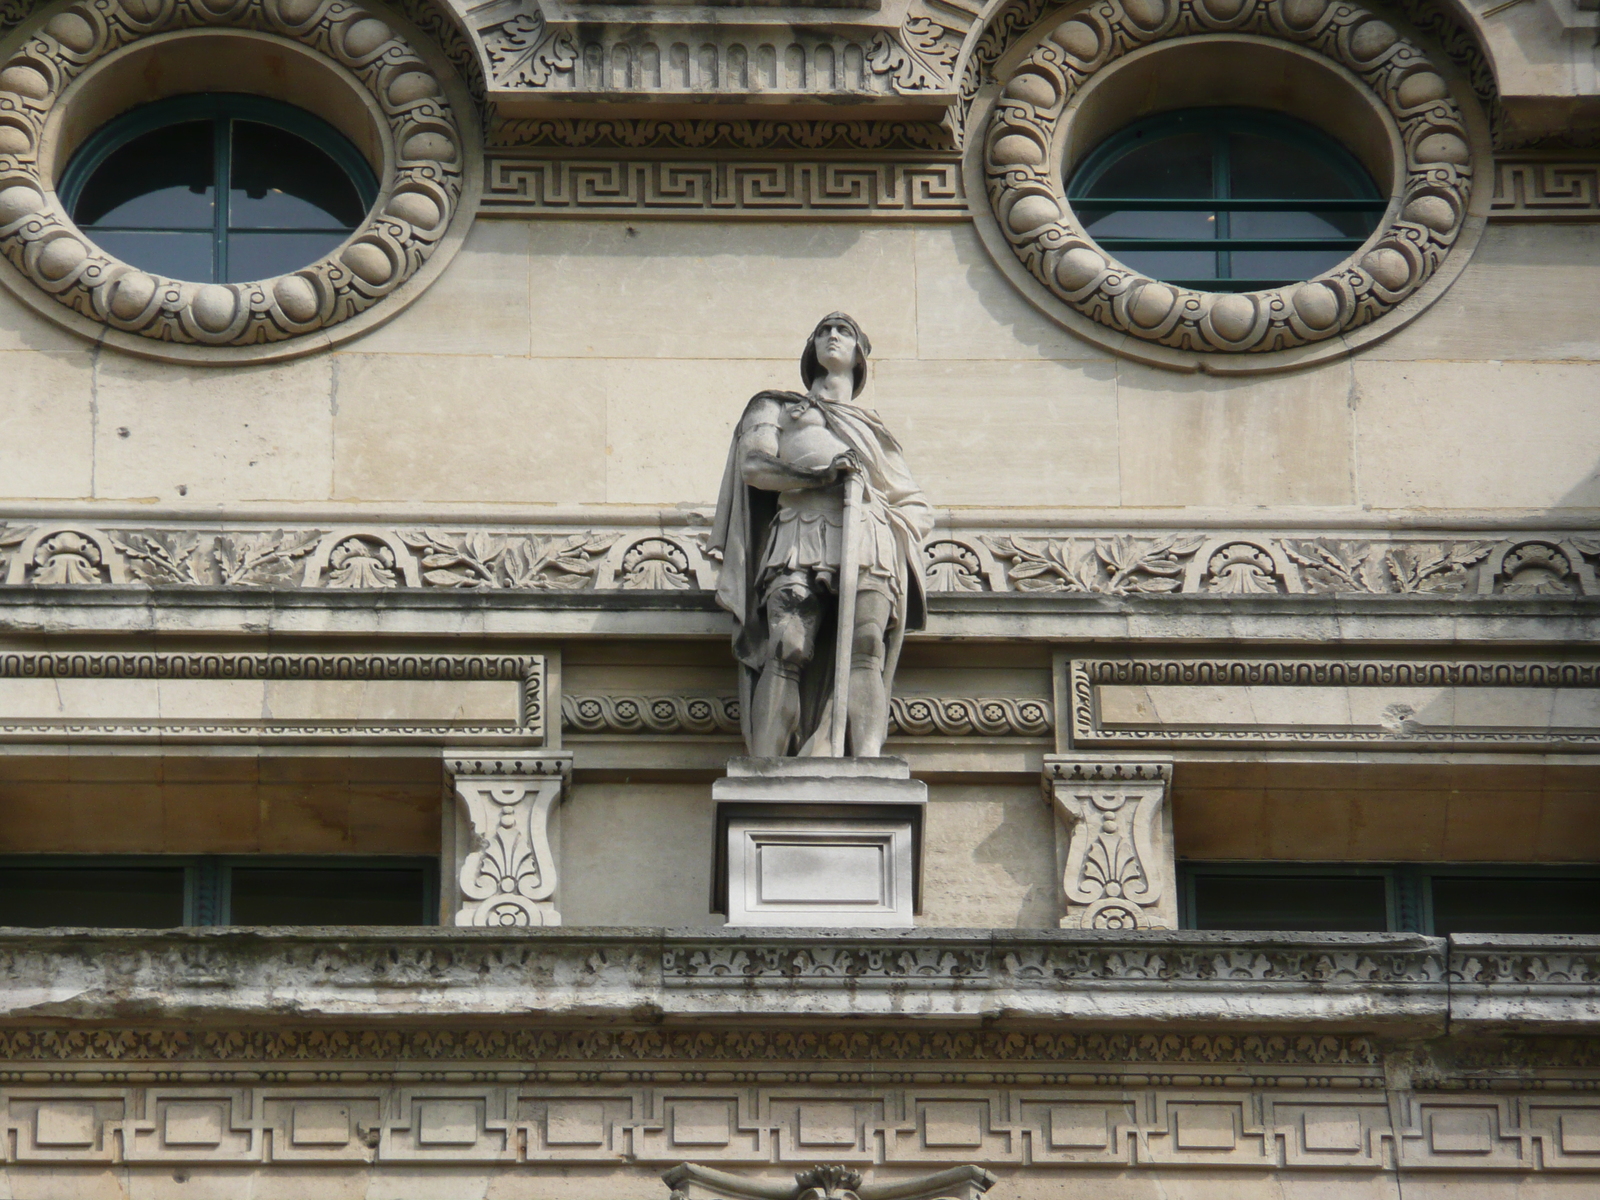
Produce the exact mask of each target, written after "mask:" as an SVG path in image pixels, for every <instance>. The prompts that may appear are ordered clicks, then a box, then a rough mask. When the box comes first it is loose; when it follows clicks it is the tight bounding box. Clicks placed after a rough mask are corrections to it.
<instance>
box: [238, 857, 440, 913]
mask: <svg viewBox="0 0 1600 1200" xmlns="http://www.w3.org/2000/svg"><path fill="white" fill-rule="evenodd" d="M228 890H229V923H230V924H232V925H422V924H432V923H433V920H432V914H430V913H428V912H427V911H426V907H425V906H426V879H425V877H424V874H423V872H422V870H421V869H420V868H415V867H395V868H372V867H344V866H338V867H334V866H327V867H286V866H285V867H280V866H271V867H249V866H235V867H233V868H231V871H230V877H229V889H228Z"/></svg>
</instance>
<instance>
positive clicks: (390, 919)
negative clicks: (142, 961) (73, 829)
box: [0, 855, 439, 929]
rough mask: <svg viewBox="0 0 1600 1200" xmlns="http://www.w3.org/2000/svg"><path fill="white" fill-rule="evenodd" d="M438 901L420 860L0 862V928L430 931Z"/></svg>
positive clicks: (434, 878)
mask: <svg viewBox="0 0 1600 1200" xmlns="http://www.w3.org/2000/svg"><path fill="white" fill-rule="evenodd" d="M438 903H439V890H438V863H437V861H436V860H434V859H425V858H377V857H372V858H368V857H360V858H357V857H351V858H324V857H314V856H304V857H271V856H266V855H249V856H246V855H235V856H219V855H194V856H189V855H116V856H105V857H98V858H88V857H79V856H66V855H63V856H60V857H59V858H57V857H53V856H50V855H25V856H24V855H17V856H0V925H12V926H22V927H31V928H40V927H48V926H63V925H66V926H71V925H85V926H93V927H99V928H112V929H170V928H172V927H174V926H179V925H433V924H436V923H437V920H438Z"/></svg>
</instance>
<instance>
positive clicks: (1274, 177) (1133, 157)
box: [1067, 108, 1388, 292]
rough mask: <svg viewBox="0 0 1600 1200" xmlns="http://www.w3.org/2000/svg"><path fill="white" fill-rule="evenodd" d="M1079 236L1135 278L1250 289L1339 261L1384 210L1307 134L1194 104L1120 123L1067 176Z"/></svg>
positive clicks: (1314, 132) (1300, 126)
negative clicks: (1124, 124) (1135, 274)
mask: <svg viewBox="0 0 1600 1200" xmlns="http://www.w3.org/2000/svg"><path fill="white" fill-rule="evenodd" d="M1067 198H1068V200H1069V201H1070V203H1071V204H1072V207H1073V210H1074V212H1076V213H1077V215H1078V218H1079V220H1081V221H1082V222H1083V227H1084V230H1085V231H1086V232H1087V233H1088V234H1089V236H1090V237H1092V238H1094V239H1095V241H1096V242H1098V243H1099V244H1100V245H1101V247H1103V248H1104V249H1105V250H1107V251H1108V252H1109V253H1111V254H1112V255H1113V256H1114V257H1115V258H1117V259H1118V260H1119V261H1121V262H1122V263H1124V264H1125V265H1127V266H1129V267H1131V268H1133V269H1134V270H1135V271H1139V272H1142V273H1143V274H1146V275H1149V276H1151V277H1153V278H1155V279H1164V280H1167V281H1168V282H1169V283H1176V284H1179V285H1181V286H1184V287H1193V288H1198V289H1201V290H1204V291H1213V292H1227V291H1253V290H1256V289H1258V288H1266V287H1278V286H1281V285H1283V284H1286V283H1293V282H1295V281H1297V280H1301V279H1309V278H1311V277H1312V276H1314V275H1320V274H1322V273H1323V272H1324V271H1327V270H1329V269H1330V268H1332V267H1334V266H1336V265H1338V263H1340V262H1341V261H1342V260H1344V259H1345V258H1347V257H1349V256H1350V255H1351V254H1352V253H1354V252H1355V250H1356V249H1357V248H1358V247H1359V246H1360V245H1361V244H1362V243H1363V242H1364V241H1366V239H1367V237H1368V236H1369V235H1370V234H1371V233H1372V231H1373V230H1374V229H1376V228H1377V227H1378V222H1379V220H1380V219H1381V218H1382V216H1383V213H1384V210H1385V209H1386V208H1387V207H1388V202H1387V201H1386V200H1385V199H1384V198H1383V197H1382V196H1380V195H1379V193H1378V189H1377V186H1376V185H1375V184H1374V183H1373V181H1372V177H1371V176H1370V175H1368V174H1367V172H1366V170H1365V169H1364V168H1363V167H1362V166H1361V164H1360V163H1358V162H1357V161H1356V160H1355V158H1354V157H1353V156H1352V155H1351V154H1350V153H1349V152H1348V151H1347V150H1345V149H1344V147H1342V146H1340V145H1339V144H1338V143H1337V142H1335V141H1333V140H1332V139H1330V138H1329V137H1328V136H1327V135H1326V134H1324V133H1322V132H1321V131H1320V130H1318V129H1316V128H1315V127H1313V126H1311V125H1308V124H1306V123H1305V122H1303V121H1297V120H1295V119H1293V118H1291V117H1285V116H1283V115H1282V114H1279V113H1273V112H1268V111H1266V110H1255V109H1239V108H1200V109H1190V110H1188V111H1185V112H1178V113H1166V114H1164V115H1162V116H1159V117H1152V118H1150V119H1148V120H1145V121H1140V122H1138V123H1137V124H1135V125H1131V126H1129V127H1128V128H1127V129H1124V130H1123V131H1122V132H1121V133H1118V134H1116V135H1114V136H1113V137H1111V138H1109V139H1108V140H1107V141H1106V142H1105V144H1103V145H1102V146H1100V147H1099V148H1097V149H1096V150H1095V151H1093V152H1092V153H1091V154H1089V155H1088V156H1087V157H1086V158H1085V159H1084V161H1083V163H1082V165H1081V166H1079V167H1078V168H1077V170H1076V171H1074V172H1073V175H1072V178H1071V179H1070V181H1069V182H1068V185H1067Z"/></svg>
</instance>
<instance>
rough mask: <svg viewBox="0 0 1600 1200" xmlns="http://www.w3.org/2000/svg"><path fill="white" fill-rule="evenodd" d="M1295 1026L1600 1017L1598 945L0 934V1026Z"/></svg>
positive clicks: (1232, 937)
mask: <svg viewBox="0 0 1600 1200" xmlns="http://www.w3.org/2000/svg"><path fill="white" fill-rule="evenodd" d="M357 1017H359V1018H361V1019H362V1020H363V1021H364V1022H367V1021H372V1022H381V1023H382V1022H386V1023H404V1022H407V1021H414V1020H417V1019H438V1018H450V1019H453V1020H455V1021H465V1022H467V1023H469V1024H470V1023H474V1022H477V1021H481V1022H483V1023H486V1024H490V1023H492V1024H494V1025H495V1026H496V1027H504V1026H505V1025H506V1024H507V1019H508V1018H511V1019H512V1020H513V1021H515V1022H522V1023H529V1024H537V1023H539V1022H543V1021H546V1020H568V1021H570V1020H574V1019H576V1020H580V1021H597V1022H616V1021H628V1022H635V1023H636V1022H639V1021H641V1020H643V1021H646V1022H659V1023H663V1024H668V1025H670V1024H674V1023H680V1022H696V1023H698V1022H704V1021H707V1020H717V1021H720V1022H723V1023H726V1022H734V1023H742V1022H751V1023H763V1024H771V1023H774V1022H777V1023H786V1022H804V1023H807V1024H812V1025H814V1024H815V1023H816V1022H818V1021H819V1020H820V1021H825V1022H831V1021H841V1022H850V1021H853V1020H855V1019H858V1018H863V1017H865V1018H875V1019H879V1020H881V1019H884V1018H904V1017H911V1018H917V1019H918V1020H919V1021H928V1020H932V1021H934V1022H936V1023H948V1024H952V1025H957V1026H972V1025H975V1024H982V1025H985V1026H988V1025H1001V1026H1008V1027H1017V1028H1027V1027H1029V1026H1037V1025H1039V1024H1042V1023H1058V1022H1063V1021H1066V1022H1072V1023H1074V1024H1075V1025H1085V1026H1104V1027H1112V1026H1115V1027H1120V1028H1140V1027H1160V1028H1164V1029H1166V1028H1190V1029H1202V1028H1210V1029H1219V1028H1221V1029H1227V1028H1236V1029H1238V1028H1251V1029H1270V1028H1280V1029H1288V1028H1294V1027H1306V1026H1312V1027H1315V1028H1317V1029H1320V1030H1327V1031H1330V1032H1332V1031H1340V1030H1344V1031H1363V1032H1381V1033H1384V1034H1386V1035H1389V1036H1418V1035H1431V1034H1437V1033H1442V1032H1445V1031H1446V1030H1447V1029H1452V1028H1455V1027H1458V1026H1459V1027H1462V1028H1473V1029H1478V1030H1486V1031H1496V1032H1508V1031H1519V1030H1520V1031H1538V1032H1558V1031H1560V1032H1574V1031H1580V1030H1588V1031H1592V1030H1594V1028H1595V1026H1596V1023H1597V1022H1600V938H1576V937H1566V938H1555V939H1552V938H1543V939H1539V938H1532V939H1530V938H1510V937H1497V938H1487V937H1475V938H1458V939H1456V941H1455V944H1454V946H1453V947H1452V946H1451V945H1450V943H1448V942H1447V941H1446V940H1445V939H1440V938H1428V937H1422V936H1420V935H1416V934H1263V933H1215V932H1196V931H1181V932H1147V933H1129V934H1119V935H1116V936H1100V935H1095V934H1088V933H1083V932H1078V931H1039V932H1032V931H1028V932H1017V931H1010V930H1004V931H994V930H913V931H908V932H906V933H904V934H898V933H890V932H881V931H873V932H871V933H867V934H862V933H860V932H847V931H820V932H819V931H800V930H765V931H760V932H756V933H751V932H738V933H735V932H722V931H716V930H712V931H706V932H688V931H675V930H656V929H545V930H531V931H528V932H523V933H518V934H514V935H513V934H506V933H501V932H498V931H487V930H485V931H465V930H456V929H396V930H383V931H381V932H380V931H370V932H355V931H351V930H343V929H295V930H288V929H197V930H176V931H163V932H149V933H146V932H129V931H116V930H85V929H71V930H40V931H28V930H3V931H0V1020H3V1021H4V1022H5V1023H6V1024H8V1025H11V1026H13V1027H16V1026H18V1025H29V1024H37V1023H59V1022H60V1021H62V1020H67V1021H72V1022H77V1021H84V1022H104V1021H108V1020H117V1021H127V1020H133V1021H153V1022H158V1023H172V1022H181V1023H184V1024H193V1023H200V1024H206V1023H230V1024H231V1023H237V1022H246V1023H262V1022H268V1023H271V1022H277V1021H284V1020H294V1021H304V1020H308V1019H309V1020H312V1021H323V1020H326V1021H336V1020H349V1019H351V1018H357Z"/></svg>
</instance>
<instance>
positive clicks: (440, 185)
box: [0, 0, 465, 347]
mask: <svg viewBox="0 0 1600 1200" xmlns="http://www.w3.org/2000/svg"><path fill="white" fill-rule="evenodd" d="M195 28H217V29H247V30H252V31H255V32H258V33H263V34H267V35H269V36H271V37H275V38H282V39H286V40H290V41H294V42H298V43H300V44H302V45H304V46H307V47H309V48H311V49H312V50H314V51H315V52H316V53H317V54H319V55H322V56H324V57H326V58H327V59H329V60H331V61H332V62H333V63H335V64H337V65H338V66H339V67H341V68H343V69H344V70H345V71H346V72H347V73H349V74H350V75H351V76H352V77H354V78H355V79H356V80H358V81H359V83H360V85H361V86H362V87H363V88H364V89H365V90H366V91H367V92H368V94H369V95H370V96H371V98H372V102H373V104H374V105H375V106H376V108H377V110H378V111H379V112H381V113H382V116H383V119H384V121H385V122H386V123H387V126H388V135H389V137H390V138H391V139H392V142H393V146H394V153H395V155H396V158H395V161H394V162H392V163H389V164H385V165H384V169H383V172H382V185H383V186H382V191H381V192H380V200H381V207H380V208H379V209H378V210H376V211H374V212H373V213H372V214H370V215H369V216H368V218H367V220H366V221H365V222H364V223H363V224H362V226H361V227H360V228H359V229H358V230H357V231H356V232H355V234H353V235H352V237H351V238H350V239H349V240H348V241H347V243H345V244H344V246H343V248H342V249H340V250H338V251H337V252H336V253H335V254H333V255H330V256H329V257H327V258H324V259H322V260H321V261H319V262H316V263H314V264H312V265H310V266H308V267H305V268H303V269H301V270H298V271H294V272H292V273H290V274H286V275H282V276H279V277H277V278H275V279H268V280H263V281H259V282H253V283H228V284H223V283H208V284H197V283H192V282H184V281H181V280H172V279H165V278H161V277H158V276H155V275H152V274H150V273H148V272H145V271H142V270H139V269H137V268H135V267H132V266H129V265H128V264H126V263H123V262H120V261H118V260H117V259H115V258H113V257H111V256H110V255H108V254H106V253H104V252H103V251H102V250H101V249H99V248H98V247H97V246H95V245H94V243H93V241H92V240H91V239H90V238H89V237H87V236H86V235H85V234H84V233H83V232H82V231H81V230H79V229H78V228H77V227H76V226H75V225H74V224H73V223H72V221H71V219H70V218H69V216H68V215H67V213H66V212H65V211H63V209H62V208H61V206H60V203H59V201H58V200H57V199H56V193H55V189H54V180H53V179H51V178H49V177H48V175H47V173H46V171H45V168H44V167H43V165H42V164H41V162H40V160H39V145H40V138H41V136H42V134H43V132H44V128H45V123H46V122H47V121H48V120H49V119H50V118H51V115H52V113H54V112H55V110H56V107H57V104H58V102H59V100H60V98H61V95H62V92H63V91H64V90H65V89H66V88H67V87H68V85H70V84H71V83H72V82H73V81H74V80H76V79H78V78H79V77H80V76H82V75H84V73H85V72H86V71H89V70H90V69H91V68H93V67H94V66H95V64H96V63H98V62H99V61H100V60H102V59H104V58H105V57H106V56H107V55H109V54H110V53H111V52H112V51H114V50H117V49H119V48H121V47H123V46H127V45H129V44H131V43H134V42H136V41H139V40H140V39H144V38H149V37H155V36H159V35H161V34H163V33H167V32H170V31H174V30H185V29H195ZM464 155H465V151H464V143H463V141H462V134H461V130H460V128H459V125H458V117H457V115H456V114H455V112H454V111H453V110H452V108H451V105H450V104H449V103H448V101H447V100H446V99H445V89H444V86H443V84H442V83H441V81H440V80H439V78H438V77H437V76H436V74H435V73H434V71H433V70H432V68H431V67H430V66H429V65H428V63H427V62H426V61H425V60H424V59H423V58H422V57H421V56H420V55H419V54H418V53H417V52H416V51H415V50H414V49H413V48H412V47H411V46H410V45H408V44H407V42H406V41H405V40H404V38H403V37H402V36H401V35H400V34H399V33H397V32H396V31H395V30H394V29H393V28H392V27H391V26H390V25H388V24H386V23H385V22H384V21H383V20H382V19H381V18H380V17H379V16H378V15H377V13H376V12H375V11H373V10H370V9H367V8H364V7H362V6H361V5H359V4H357V3H353V2H352V0H227V2H225V3H206V2H205V0H152V2H149V3H146V2H145V0H126V2H124V0H85V2H83V3H78V4H74V5H73V6H71V7H70V8H67V9H64V10H63V11H61V12H59V13H57V14H56V15H55V16H53V17H51V18H50V19H49V21H48V22H46V23H45V24H44V25H43V27H41V28H40V29H39V30H37V31H36V32H35V33H34V34H33V36H31V37H29V38H28V39H27V40H26V41H24V42H23V43H22V45H21V46H20V47H19V48H18V50H17V51H16V52H15V53H14V54H13V55H12V57H11V58H10V59H9V60H8V61H7V62H6V63H5V64H4V65H3V67H0V253H3V254H4V255H5V257H6V259H7V261H9V262H10V263H11V265H12V266H14V267H15V268H16V269H17V270H18V271H19V272H21V273H22V275H23V276H24V277H25V278H26V279H27V280H28V281H29V282H30V283H31V284H32V285H33V286H34V287H36V288H38V289H40V290H42V291H43V292H44V293H46V294H47V295H49V296H52V297H54V298H55V300H56V301H58V302H59V303H61V304H62V305H65V306H66V307H67V308H69V309H71V310H72V311H74V312H76V313H78V314H79V315H80V316H82V317H85V318H87V319H89V320H91V321H93V322H96V323H99V324H104V325H107V326H110V327H111V328H112V329H114V330H119V331H122V332H126V333H131V334H136V335H138V336H139V337H143V338H150V339H154V340H156V341H163V342H173V343H184V344H190V345H198V346H210V347H224V346H252V345H261V344H265V343H273V342H280V341H284V340H287V339H290V338H295V337H300V336H303V335H305V334H309V333H313V332H316V331H318V330H324V329H327V328H329V327H332V326H335V325H337V324H339V323H340V322H342V321H345V320H348V319H349V318H351V317H354V316H356V315H358V314H360V313H362V312H364V311H366V310H367V309H369V308H371V307H373V306H374V305H376V304H379V303H381V302H382V301H383V300H384V298H385V297H387V296H389V295H391V294H392V293H394V292H395V291H396V290H397V289H399V288H400V287H402V286H403V285H404V284H405V283H406V281H407V280H409V279H410V278H412V277H413V276H414V275H415V274H416V273H417V272H418V271H419V270H420V269H421V268H422V266H423V264H424V263H425V262H427V260H428V258H429V257H430V256H431V255H432V254H433V252H434V250H435V249H436V248H437V246H438V244H439V242H440V239H441V238H442V237H443V236H444V233H445V231H446V229H447V228H448V226H449V224H450V220H451V217H452V215H453V214H454V212H455V210H456V208H457V205H458V204H459V201H460V198H461V192H462V185H463V178H462V171H463V162H464Z"/></svg>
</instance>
